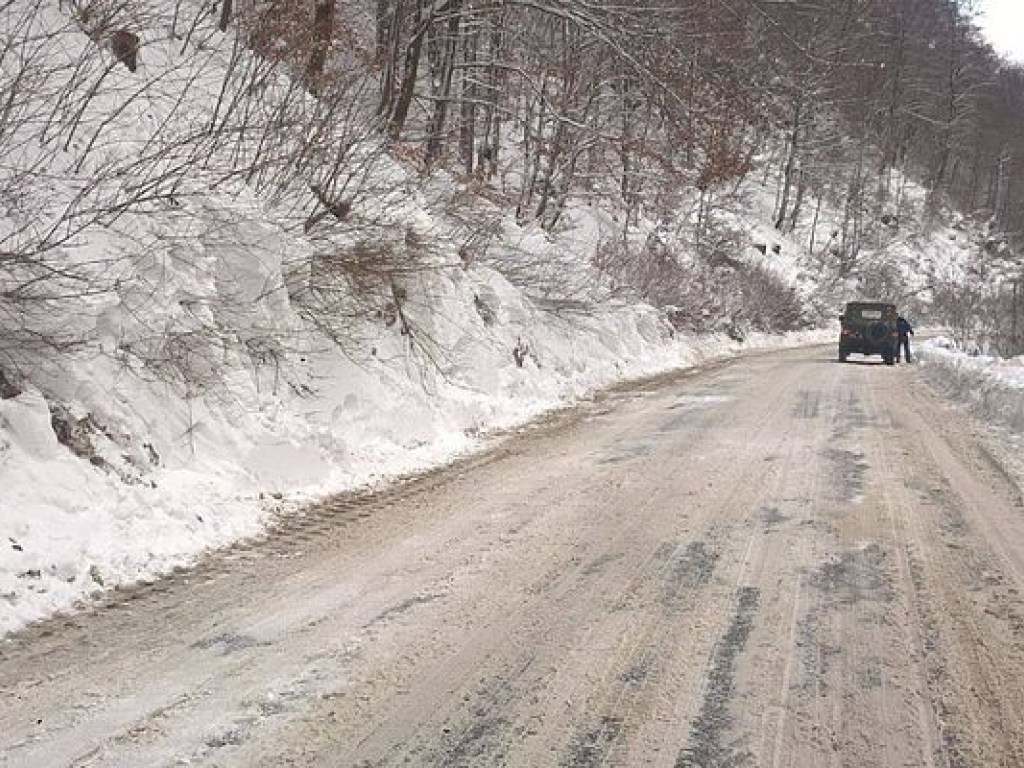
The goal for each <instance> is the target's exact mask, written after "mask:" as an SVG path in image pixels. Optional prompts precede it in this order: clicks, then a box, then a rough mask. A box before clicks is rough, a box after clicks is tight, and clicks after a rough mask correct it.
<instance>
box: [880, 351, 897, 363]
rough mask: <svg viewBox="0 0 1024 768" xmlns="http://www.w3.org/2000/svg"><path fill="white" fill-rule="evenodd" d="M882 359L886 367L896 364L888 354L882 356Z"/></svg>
mask: <svg viewBox="0 0 1024 768" xmlns="http://www.w3.org/2000/svg"><path fill="white" fill-rule="evenodd" d="M882 359H883V360H885V364H886V365H895V364H896V360H895V359H893V356H892V355H889V354H887V355H884V356H883V357H882Z"/></svg>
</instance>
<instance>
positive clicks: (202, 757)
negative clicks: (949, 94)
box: [0, 348, 1024, 768]
mask: <svg viewBox="0 0 1024 768" xmlns="http://www.w3.org/2000/svg"><path fill="white" fill-rule="evenodd" d="M832 355H833V350H832V349H831V348H828V349H825V348H817V349H812V350H806V349H805V350H800V351H791V352H785V353H773V354H766V355H760V356H755V357H750V358H746V359H743V360H738V361H734V362H731V363H728V364H724V365H720V366H714V367H711V368H708V369H705V370H703V371H698V372H691V373H688V374H685V375H677V376H674V377H669V378H665V379H663V380H661V381H659V382H656V383H651V384H649V385H646V386H644V387H641V388H634V389H631V390H621V391H618V392H615V393H612V394H609V395H608V396H606V397H604V398H602V399H601V400H599V401H598V402H596V403H594V404H591V405H589V406H587V407H586V408H584V409H582V410H581V411H579V412H577V413H575V414H569V415H565V416H562V417H559V418H557V419H553V420H551V421H550V422H549V423H548V424H546V425H545V426H543V427H540V428H538V429H536V430H531V431H529V432H528V433H525V434H522V435H520V436H517V437H514V438H512V439H509V440H507V441H505V442H504V443H503V444H502V445H501V446H500V447H498V448H496V449H495V450H493V451H492V452H491V453H489V454H487V455H485V456H482V457H478V458H477V459H474V460H473V461H471V462H468V463H466V464H463V465H462V466H460V467H458V468H456V469H455V470H451V471H446V472H440V473H436V474H434V475H432V476H430V477H428V478H425V479H424V480H422V481H418V482H416V483H412V484H409V485H407V486H405V487H403V488H401V489H398V490H395V491H393V492H390V493H388V494H385V495H383V496H381V497H377V498H375V499H370V500H358V499H349V500H337V501H335V502H328V503H325V504H324V505H322V506H321V507H319V508H317V509H313V510H310V511H309V513H308V515H307V516H306V517H305V519H304V520H302V521H301V522H300V521H296V522H294V523H292V524H289V526H287V528H285V529H282V531H281V532H280V533H279V534H277V535H275V536H273V537H271V538H270V539H268V540H267V541H265V542H262V543H259V544H254V545H252V546H249V547H245V548H239V549H237V550H235V551H232V552H230V553H228V554H227V555H226V556H219V557H217V558H214V559H211V560H209V561H208V562H206V563H205V564H203V565H202V566H201V567H200V568H198V569H197V570H195V571H191V572H187V573H181V574H177V575H176V576H174V577H173V578H170V579H167V580H164V581H161V582H158V583H155V584H152V585H148V586H146V587H142V588H139V589H137V590H135V591H132V592H130V593H120V594H118V595H116V596H115V599H113V600H111V601H109V602H107V603H105V604H104V605H102V606H97V607H96V608H95V610H92V611H91V612H89V613H88V614H79V615H75V616H72V617H66V618H62V619H60V620H55V621H52V622H49V623H47V624H45V625H42V626H38V627H35V628H33V629H31V630H30V631H28V632H26V633H24V634H21V635H19V636H16V637H14V638H13V639H11V640H10V641H9V642H6V643H0V765H3V766H45V767H46V768H55V767H56V766H70V765H75V766H126V767H128V766H130V767H132V768H135V767H137V766H147V767H149V766H175V765H191V766H246V767H248V766H331V767H334V766H391V765H411V766H530V767H536V766H573V767H577V768H578V767H582V766H599V765H600V766H648V765H650V766H676V767H680V768H681V767H683V766H771V768H781V767H783V766H793V767H795V768H807V767H811V766H857V767H858V768H864V767H867V766H949V767H950V768H952V767H954V766H956V767H959V766H979V767H981V766H985V767H992V766H1007V767H1011V766H1017V767H1019V766H1024V498H1022V494H1021V485H1020V474H1019V472H1020V466H1019V465H1015V464H1014V463H1013V462H1015V461H1016V459H1014V458H1013V455H1014V454H1013V452H1012V450H1011V449H1010V448H1009V447H1008V446H1006V445H1003V444H1001V443H1000V442H999V440H1000V439H999V438H998V437H997V436H996V435H994V434H991V433H990V432H988V431H987V430H985V429H982V428H979V427H977V426H976V425H972V424H971V423H969V422H968V421H966V419H965V417H964V416H963V415H961V414H960V413H958V412H956V411H954V410H952V409H951V408H949V407H948V406H946V405H944V404H942V403H941V402H939V401H937V400H936V399H935V398H934V397H932V396H931V395H930V394H929V393H928V392H927V390H925V389H924V388H923V386H922V385H920V384H919V383H918V381H917V380H916V374H915V372H914V370H912V369H910V368H906V367H898V368H886V367H884V366H882V365H881V364H879V363H875V362H874V360H871V361H870V362H868V363H866V364H847V365H839V364H837V363H834V362H832V360H831V357H832Z"/></svg>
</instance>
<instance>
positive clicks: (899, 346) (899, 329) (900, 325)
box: [896, 315, 914, 363]
mask: <svg viewBox="0 0 1024 768" xmlns="http://www.w3.org/2000/svg"><path fill="white" fill-rule="evenodd" d="M896 333H897V334H898V335H899V338H898V340H897V341H896V362H897V363H898V362H899V361H900V350H903V353H904V357H905V358H906V360H907V362H908V363H909V362H911V359H910V337H911V336H913V335H914V329H913V327H911V325H910V323H908V322H907V318H905V317H903V315H900V316H899V317H898V318H896Z"/></svg>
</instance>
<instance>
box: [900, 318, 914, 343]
mask: <svg viewBox="0 0 1024 768" xmlns="http://www.w3.org/2000/svg"><path fill="white" fill-rule="evenodd" d="M896 332H897V333H898V334H899V335H900V338H903V339H905V338H906V337H907V335H908V334H909V335H910V336H913V335H914V329H913V328H911V326H910V323H908V322H907V319H906V318H905V317H900V318H897V320H896Z"/></svg>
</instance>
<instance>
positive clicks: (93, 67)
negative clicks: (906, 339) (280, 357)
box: [0, 0, 1024, 386]
mask: <svg viewBox="0 0 1024 768" xmlns="http://www.w3.org/2000/svg"><path fill="white" fill-rule="evenodd" d="M972 13H973V12H972V10H971V6H970V3H969V2H967V0H792V1H787V2H780V1H779V0H644V2H627V3H621V2H607V1H604V0H600V1H598V2H589V1H587V0H374V1H373V2H360V1H359V0H337V1H336V0H220V1H219V2H209V1H207V0H204V1H200V0H175V2H173V3H154V2H148V1H147V0H128V1H127V2H125V1H123V0H118V1H115V0H61V2H59V3H57V2H45V1H44V0H37V1H36V2H24V0H0V19H2V21H0V94H2V96H0V157H3V158H4V162H3V163H2V165H0V370H6V371H7V374H6V375H7V379H12V378H14V377H15V374H14V373H12V372H15V371H18V370H22V369H24V368H25V366H26V361H27V360H29V359H32V358H33V357H34V356H38V355H51V354H59V353H63V352H67V351H70V350H75V349H78V348H81V347H82V346H83V345H85V346H87V345H96V344H97V343H98V342H97V339H96V337H95V335H94V334H86V333H83V332H82V330H81V327H79V325H78V324H76V323H75V322H73V321H72V322H69V321H68V318H69V317H71V318H73V317H74V316H75V314H76V312H87V311H89V309H88V308H90V307H94V306H95V305H96V303H97V302H98V301H101V300H102V297H105V296H110V295H122V296H124V295H127V293H128V289H127V287H126V286H127V284H128V283H129V282H131V281H132V280H136V279H137V277H138V275H139V274H140V269H141V268H140V266H139V264H140V262H139V260H138V259H139V258H140V257H142V256H143V255H144V254H146V253H151V252H152V249H153V247H154V243H156V242H157V241H159V242H160V243H161V247H168V248H171V249H172V250H173V243H172V244H170V245H168V235H167V234H166V232H164V233H163V234H161V233H160V232H157V231H156V229H158V228H157V227H155V225H153V224H152V222H153V221H156V220H161V218H163V219H167V220H171V219H175V220H177V219H180V218H182V217H185V216H189V215H192V216H196V214H195V206H192V205H190V204H189V201H190V200H198V199H200V197H201V196H203V195H208V194H211V193H216V192H218V191H223V193H224V194H225V195H226V196H229V197H230V196H237V195H238V194H241V192H240V190H243V189H244V190H245V193H246V194H252V195H254V196H255V198H256V199H257V200H259V201H260V205H262V206H264V207H265V210H266V211H267V215H268V217H272V218H275V220H277V221H280V222H284V223H285V226H286V228H288V229H289V230H290V231H292V232H294V233H295V234H296V236H297V237H301V238H303V242H304V243H305V244H306V246H307V247H306V248H305V249H304V251H303V252H302V253H300V254H292V255H291V256H289V260H288V261H287V263H286V264H285V265H284V268H283V271H282V277H281V283H282V284H281V285H280V286H273V287H268V289H267V291H268V292H271V291H273V290H278V289H280V290H282V291H286V292H287V295H288V300H289V301H290V302H291V303H292V305H293V306H294V307H295V308H296V311H297V312H298V313H299V314H300V316H301V317H302V318H303V319H304V320H306V321H308V322H310V323H312V324H313V325H314V326H315V327H316V328H317V329H318V330H320V331H322V332H323V333H325V334H326V335H327V336H328V338H331V339H333V340H336V341H337V342H338V343H339V344H341V345H346V344H348V345H351V344H352V336H353V334H355V333H356V332H355V331H354V330H353V328H354V326H355V324H357V323H358V322H362V321H363V320H366V319H370V320H373V319H380V318H384V319H385V320H386V321H387V322H388V323H389V324H391V323H394V324H397V325H398V326H399V327H401V328H402V331H403V333H405V334H406V335H408V337H409V338H410V339H412V340H415V339H416V338H417V334H416V328H415V319H414V313H413V312H410V311H406V305H407V302H408V301H410V300H411V298H410V296H409V291H410V288H409V287H408V286H407V285H406V282H407V278H408V277H409V276H410V275H413V274H418V273H420V272H422V271H427V270H432V269H447V268H449V267H450V266H451V264H449V263H448V261H447V260H446V259H445V258H444V257H443V256H441V255H440V254H439V248H438V246H437V243H439V242H444V243H445V244H446V245H448V246H450V250H452V251H453V252H456V253H457V254H458V257H459V259H460V260H461V263H462V264H463V265H468V264H472V263H486V264H489V265H490V266H494V267H495V268H497V269H498V270H499V271H501V272H502V273H503V274H505V275H506V276H507V277H508V279H510V280H511V281H512V282H513V283H516V284H518V285H520V286H522V287H524V289H525V290H527V291H528V293H530V294H531V295H534V296H535V297H536V298H537V300H538V301H540V302H545V306H550V307H552V308H553V309H554V310H555V311H563V310H573V311H583V310H585V309H586V308H587V307H589V306H592V305H593V304H594V303H595V302H600V301H604V300H608V299H610V298H614V297H620V296H628V297H630V298H633V299H636V300H642V301H647V302H650V303H652V304H654V305H655V306H656V307H660V308H662V309H664V310H665V312H666V315H667V316H668V317H669V319H670V320H671V321H672V323H673V324H675V325H676V327H678V328H681V329H687V330H697V331H700V330H716V329H721V328H722V327H723V318H735V317H736V316H737V314H740V315H742V316H743V318H744V322H745V323H746V324H747V325H748V326H749V327H752V328H756V329H759V330H767V331H782V330H789V329H792V328H797V327H804V326H807V325H810V324H814V323H815V322H817V321H818V320H820V319H821V318H822V317H828V316H829V313H830V310H829V309H827V307H828V306H830V302H832V303H834V301H835V298H836V295H837V294H836V293H832V294H823V295H822V296H819V297H813V296H812V297H810V299H808V298H807V297H806V296H804V297H801V296H799V295H798V294H797V292H796V291H795V289H794V287H793V286H792V285H790V284H788V283H787V282H786V281H785V280H783V279H782V278H780V277H779V276H778V275H776V274H774V273H773V272H771V271H770V270H766V269H764V268H763V267H759V266H755V265H752V264H749V263H744V262H743V260H742V259H739V258H738V257H737V253H738V252H739V251H741V250H742V248H743V247H745V244H744V243H742V242H741V238H742V234H741V233H739V232H738V231H737V229H736V227H735V226H734V225H733V224H731V223H730V222H731V219H730V212H733V211H735V210H736V208H737V207H738V206H742V204H743V203H742V196H743V194H744V189H745V185H746V184H747V183H748V182H750V181H751V180H752V179H760V180H761V182H762V183H763V184H767V185H769V186H771V188H772V189H773V191H774V206H773V211H772V214H771V226H773V227H774V229H775V230H776V231H777V232H779V233H782V234H790V233H793V232H794V231H795V230H797V229H800V239H801V240H802V241H803V242H804V243H805V245H806V249H807V253H806V256H805V257H806V259H807V260H808V261H809V263H810V264H811V265H812V267H813V268H814V269H816V270H818V271H819V272H821V273H823V274H829V275H831V276H833V283H834V284H837V285H842V286H844V288H846V289H848V288H849V286H850V285H855V286H859V287H860V288H861V289H864V290H866V289H870V290H871V291H873V292H874V293H875V294H877V296H878V297H879V298H894V299H898V300H901V301H903V300H905V299H906V300H907V301H910V302H916V304H915V306H916V307H917V309H918V311H919V312H920V313H922V314H928V315H929V316H930V317H931V318H932V319H934V320H935V321H937V322H945V323H950V324H953V325H955V326H956V327H957V328H962V329H963V330H964V333H965V335H968V334H973V335H975V336H978V337H983V338H984V339H985V340H986V341H988V342H990V343H991V344H993V345H994V347H995V348H996V349H998V350H999V351H1000V352H1001V353H1002V354H1004V355H1007V356H1012V355H1016V354H1021V352H1022V351H1024V339H1022V329H1021V328H1020V325H1021V323H1022V322H1024V313H1022V311H1021V310H1022V308H1024V297H1022V296H1021V292H1022V276H1024V271H1022V269H1024V268H1022V260H1021V252H1022V251H1021V249H1022V247H1024V242H1022V240H1024V238H1022V232H1024V130H1022V126H1024V68H1022V67H1021V66H1019V65H1015V64H1011V63H1008V62H1006V61H1004V60H1001V59H1000V58H999V57H998V56H997V55H996V54H995V53H994V52H993V51H992V49H991V48H990V47H989V46H988V45H987V44H986V43H985V42H984V41H983V40H982V38H981V35H980V33H979V31H978V28H977V26H976V24H975V23H974V21H973V17H972ZM441 178H444V179H448V180H450V182H451V183H448V184H442V183H439V182H438V179H441ZM918 190H924V193H925V195H924V198H923V203H922V202H921V200H920V199H919V197H918V196H916V195H915V194H912V193H913V192H915V191H918ZM414 196H415V197H416V198H417V200H420V201H421V202H422V204H423V205H424V206H425V207H426V208H427V209H428V210H430V211H432V212H434V213H435V214H436V215H437V217H438V219H437V220H438V221H441V220H443V221H444V222H445V225H444V227H443V228H440V229H439V230H438V231H435V232H429V233H427V234H426V235H425V234H424V232H422V231H420V230H417V229H416V228H415V227H412V226H410V225H408V223H407V222H408V221H409V220H410V217H413V218H414V215H413V214H411V213H410V209H411V207H412V203H410V200H411V199H412V198H413V197H414ZM581 209H588V210H598V211H601V212H602V213H603V215H605V216H606V218H607V220H609V221H614V222H615V225H616V229H615V232H614V234H613V235H611V236H608V235H606V236H604V237H603V239H602V241H601V242H600V243H599V244H598V245H597V247H595V248H594V249H593V253H591V254H588V257H589V259H590V267H591V268H592V269H593V270H595V272H594V273H595V274H598V275H599V276H600V279H599V280H597V281H595V280H594V279H592V277H591V276H590V275H589V274H588V276H587V277H586V279H581V280H577V279H575V276H574V275H573V274H572V271H573V267H572V265H571V263H566V264H559V263H551V262H550V261H545V262H544V263H536V262H535V261H534V260H532V258H531V255H530V254H527V253H518V254H514V255H512V256H510V255H509V253H508V252H507V249H502V248H500V247H496V246H497V245H499V244H500V243H501V241H502V237H503V234H502V233H503V226H504V225H503V223H502V222H503V221H504V220H505V218H506V217H510V216H514V220H515V222H516V223H517V224H518V225H520V226H523V227H537V228H539V229H540V230H542V231H543V232H549V233H557V232H559V231H563V230H565V229H566V228H571V227H572V226H573V223H572V222H573V211H577V210H581ZM197 218H198V217H197ZM954 219H956V220H957V221H961V222H965V223H964V224H962V226H965V227H967V228H969V230H970V232H971V233H973V234H972V236H973V237H974V238H975V239H976V243H977V251H978V253H977V259H976V262H975V263H974V264H973V265H972V268H971V270H969V271H968V273H967V274H964V275H956V276H952V277H947V278H943V276H939V275H937V276H934V278H933V279H931V280H930V282H929V284H928V291H927V294H926V295H917V294H915V295H914V296H910V297H907V296H905V295H903V294H902V293H901V285H900V276H899V275H898V274H889V273H887V272H886V273H883V272H884V271H882V272H880V271H879V270H877V269H873V270H872V271H871V273H870V274H867V273H866V272H865V271H863V269H862V267H861V259H860V257H861V256H862V254H863V253H864V252H865V251H866V250H869V249H877V248H878V247H879V244H880V243H882V242H883V240H884V237H885V236H887V233H892V232H894V231H899V230H901V229H902V230H906V229H907V228H909V227H911V226H923V227H927V226H929V223H930V222H931V223H934V222H949V221H952V220H954ZM143 220H145V221H147V222H149V223H147V224H141V223H140V222H141V221H143ZM204 222H205V223H204V224H203V226H204V227H206V228H207V229H208V230H209V236H210V237H211V238H212V237H214V235H215V232H214V227H213V225H211V224H210V223H209V220H208V219H204ZM97 232H101V233H103V234H102V236H97V234H96V233H97ZM83 238H85V239H88V240H89V241H90V242H91V243H93V244H95V243H96V242H97V241H100V242H105V243H108V244H109V243H112V242H116V243H117V249H116V250H117V253H118V254H120V255H119V256H118V257H117V258H116V259H114V258H112V257H111V258H109V259H108V258H107V257H106V256H103V255H101V254H102V253H103V251H102V250H101V251H97V250H96V249H95V248H85V249H83V248H82V247H81V244H82V242H83ZM256 239H258V238H256ZM126 253H131V254H133V256H132V263H131V266H130V268H129V267H127V266H125V264H124V263H123V261H124V256H123V255H124V254H126ZM142 271H144V270H142ZM595 286H597V287H595ZM236 309H237V311H238V312H243V311H244V309H242V308H236ZM140 314H141V311H140ZM196 318H198V319H196ZM223 323H224V315H223V314H221V315H219V316H218V318H217V319H216V322H213V321H211V320H210V316H201V313H197V314H195V315H193V316H192V317H191V319H190V320H189V321H188V322H186V323H184V325H183V326H181V327H176V328H175V329H174V331H173V333H168V332H164V331H162V332H161V333H160V334H155V333H154V336H153V338H141V337H140V338H138V339H135V341H134V342H133V343H132V344H131V345H129V344H127V343H125V344H124V345H123V349H124V350H130V353H131V354H134V355H137V356H139V357H140V359H144V360H145V361H146V363H147V364H148V365H149V366H150V367H151V368H154V367H159V365H160V364H162V363H166V361H167V360H170V359H173V358H174V357H175V355H174V354H173V352H174V349H175V348H177V349H179V350H189V349H192V348H193V345H194V343H195V342H196V340H197V338H198V339H200V340H202V341H204V343H206V342H210V341H211V339H216V340H223V339H225V338H227V337H228V336H231V337H232V338H235V337H237V336H238V334H236V333H234V332H233V331H232V333H230V334H229V333H226V332H225V328H224V326H223ZM157 336H159V338H157ZM218 343H221V342H220V341H218ZM244 344H246V345H247V346H248V348H250V351H252V352H253V354H258V355H263V356H267V355H271V356H272V355H274V354H277V351H275V350H277V349H278V347H277V346H275V345H279V344H280V338H279V334H278V336H276V337H275V338H273V339H271V338H270V337H269V334H264V336H259V335H258V334H250V335H249V336H248V337H246V338H245V339H244ZM421 349H422V350H424V351H429V350H428V349H427V345H421ZM253 350H255V351H253ZM190 365H191V366H192V367H193V370H194V368H195V366H194V363H190ZM3 381H4V379H3V378H2V377H0V383H2V382H3ZM5 386H8V385H5Z"/></svg>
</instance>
